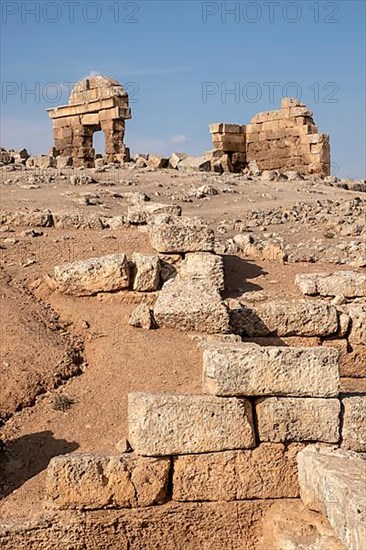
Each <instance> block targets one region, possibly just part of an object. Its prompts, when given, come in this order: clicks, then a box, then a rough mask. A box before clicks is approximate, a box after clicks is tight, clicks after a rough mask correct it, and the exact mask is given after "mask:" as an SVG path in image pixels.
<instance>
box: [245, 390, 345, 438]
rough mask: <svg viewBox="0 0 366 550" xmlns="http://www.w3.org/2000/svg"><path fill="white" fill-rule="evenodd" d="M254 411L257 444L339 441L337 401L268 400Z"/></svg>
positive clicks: (338, 409)
mask: <svg viewBox="0 0 366 550" xmlns="http://www.w3.org/2000/svg"><path fill="white" fill-rule="evenodd" d="M255 410H256V414H257V419H258V431H259V439H260V441H271V442H285V441H322V442H326V443H337V442H338V441H339V424H340V420H339V415H340V402H339V400H338V399H313V398H302V397H297V398H296V397H268V398H263V399H259V400H258V401H257V402H256V407H255Z"/></svg>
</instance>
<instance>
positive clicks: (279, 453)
mask: <svg viewBox="0 0 366 550" xmlns="http://www.w3.org/2000/svg"><path fill="white" fill-rule="evenodd" d="M302 448H303V446H302V445H300V444H291V445H289V446H288V448H285V446H284V445H283V444H281V443H277V444H272V443H263V444H262V445H260V446H259V447H257V448H256V449H253V450H248V451H226V452H221V453H208V454H199V455H185V456H178V457H176V458H175V459H174V469H173V471H174V475H173V499H174V500H181V501H205V500H211V501H219V500H225V501H230V500H243V499H252V498H293V497H298V496H299V487H298V481H297V465H296V454H297V453H298V451H300V450H301V449H302Z"/></svg>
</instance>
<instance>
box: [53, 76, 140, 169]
mask: <svg viewBox="0 0 366 550" xmlns="http://www.w3.org/2000/svg"><path fill="white" fill-rule="evenodd" d="M48 114H49V116H50V117H51V118H52V121H53V138H54V143H55V149H56V154H59V155H61V156H62V157H69V158H70V164H71V163H72V165H73V166H75V167H79V166H85V167H87V168H92V167H94V160H95V150H94V149H93V134H94V133H95V132H97V131H99V130H102V131H103V132H104V135H105V143H106V149H105V158H106V159H107V160H108V161H109V162H116V161H117V162H123V161H124V158H125V146H124V143H123V140H124V134H125V120H126V119H129V118H131V111H130V109H129V104H128V95H127V93H126V91H125V90H124V89H123V87H122V86H121V85H120V84H119V83H118V82H116V81H114V80H111V79H108V78H105V77H101V76H96V77H92V78H90V79H86V80H83V81H81V82H79V83H78V84H76V86H75V87H74V89H73V90H72V93H71V95H70V99H69V104H68V105H65V106H62V107H57V108H55V109H49V110H48Z"/></svg>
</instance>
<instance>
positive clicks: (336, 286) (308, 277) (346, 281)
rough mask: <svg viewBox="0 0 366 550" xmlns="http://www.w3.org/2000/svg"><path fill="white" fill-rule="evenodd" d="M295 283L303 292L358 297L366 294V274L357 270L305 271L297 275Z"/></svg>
mask: <svg viewBox="0 0 366 550" xmlns="http://www.w3.org/2000/svg"><path fill="white" fill-rule="evenodd" d="M295 284H296V285H297V286H298V287H299V289H300V290H301V292H302V293H303V294H310V295H316V294H320V296H339V295H343V296H345V297H346V298H356V297H357V296H366V275H365V274H364V273H358V272H357V271H337V272H335V273H306V274H305V273H304V274H300V275H296V277H295Z"/></svg>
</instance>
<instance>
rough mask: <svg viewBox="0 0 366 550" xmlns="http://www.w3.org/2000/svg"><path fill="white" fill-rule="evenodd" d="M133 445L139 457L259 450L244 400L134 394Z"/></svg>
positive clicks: (131, 408) (130, 410)
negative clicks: (256, 448)
mask: <svg viewBox="0 0 366 550" xmlns="http://www.w3.org/2000/svg"><path fill="white" fill-rule="evenodd" d="M128 432H129V442H130V444H131V446H132V448H133V449H134V450H135V451H136V453H138V454H139V455H145V456H164V455H175V454H189V453H209V452H215V451H225V450H230V449H248V448H251V447H254V446H255V435H254V431H253V421H252V409H251V404H250V402H249V401H247V400H246V399H235V398H234V399H233V398H228V399H221V398H219V397H212V396H204V395H173V394H150V393H130V394H129V395H128Z"/></svg>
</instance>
